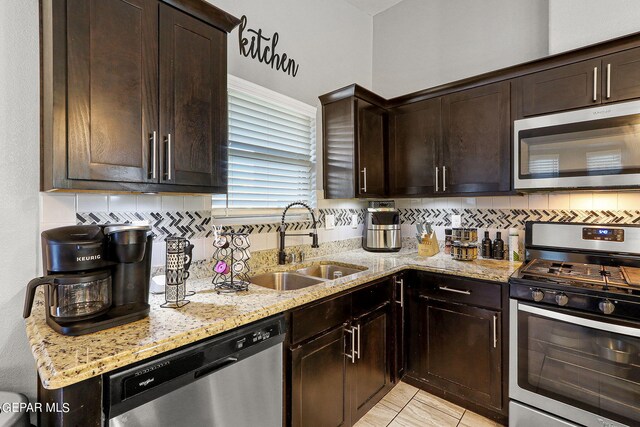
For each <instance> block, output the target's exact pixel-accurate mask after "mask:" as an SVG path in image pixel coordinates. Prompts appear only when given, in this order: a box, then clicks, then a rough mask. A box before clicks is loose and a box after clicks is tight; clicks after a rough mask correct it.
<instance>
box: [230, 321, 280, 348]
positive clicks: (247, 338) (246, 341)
mask: <svg viewBox="0 0 640 427" xmlns="http://www.w3.org/2000/svg"><path fill="white" fill-rule="evenodd" d="M278 334H280V328H279V325H277V324H276V325H270V326H267V327H266V328H263V329H260V330H258V331H255V332H252V333H250V334H246V335H244V336H242V337H240V338H238V339H236V342H235V349H236V350H242V349H243V348H246V347H249V346H251V345H252V344H255V343H259V342H261V341H264V340H268V339H269V338H271V337H272V336H275V335H278Z"/></svg>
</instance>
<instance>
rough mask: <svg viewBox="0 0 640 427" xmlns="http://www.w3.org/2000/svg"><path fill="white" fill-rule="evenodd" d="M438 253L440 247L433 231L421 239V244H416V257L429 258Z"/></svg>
mask: <svg viewBox="0 0 640 427" xmlns="http://www.w3.org/2000/svg"><path fill="white" fill-rule="evenodd" d="M439 252H440V246H439V245H438V239H437V238H436V233H435V231H432V232H431V233H430V234H428V235H427V236H426V237H424V238H423V239H422V242H421V243H418V255H419V256H424V257H429V256H434V255H435V254H437V253H439Z"/></svg>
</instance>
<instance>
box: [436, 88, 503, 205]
mask: <svg viewBox="0 0 640 427" xmlns="http://www.w3.org/2000/svg"><path fill="white" fill-rule="evenodd" d="M509 84H510V83H509V82H500V83H494V84H490V85H486V86H481V87H478V88H474V89H469V90H465V91H461V92H457V93H454V94H451V95H447V96H445V97H444V98H443V100H442V127H443V147H442V156H441V161H440V162H439V164H440V167H441V168H440V170H439V173H440V178H441V179H440V181H439V185H440V189H441V191H442V192H446V193H449V194H464V193H497V192H502V191H509V190H510V188H511V142H510V141H511V139H510V122H509V116H510V111H509V98H510V96H509V93H510V92H509Z"/></svg>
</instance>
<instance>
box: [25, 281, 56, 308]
mask: <svg viewBox="0 0 640 427" xmlns="http://www.w3.org/2000/svg"><path fill="white" fill-rule="evenodd" d="M54 281H55V276H44V277H36V278H35V279H33V280H31V281H30V282H29V284H28V285H27V293H26V295H25V296H24V298H25V299H24V311H23V312H22V317H24V318H25V319H26V318H27V317H29V316H30V315H31V308H32V307H33V300H34V299H35V297H36V288H37V287H38V286H40V285H51V284H53V282H54Z"/></svg>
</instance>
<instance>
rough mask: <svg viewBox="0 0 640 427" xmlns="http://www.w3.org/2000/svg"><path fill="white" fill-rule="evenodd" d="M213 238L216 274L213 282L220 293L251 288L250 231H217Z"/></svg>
mask: <svg viewBox="0 0 640 427" xmlns="http://www.w3.org/2000/svg"><path fill="white" fill-rule="evenodd" d="M215 234H216V235H215V237H214V239H213V247H214V248H215V252H214V254H213V260H214V276H213V280H212V283H213V285H214V289H215V290H216V292H218V293H226V292H241V291H246V290H248V289H249V264H248V261H249V258H251V253H250V251H249V247H250V246H251V243H250V242H249V233H237V232H216V233H215Z"/></svg>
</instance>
